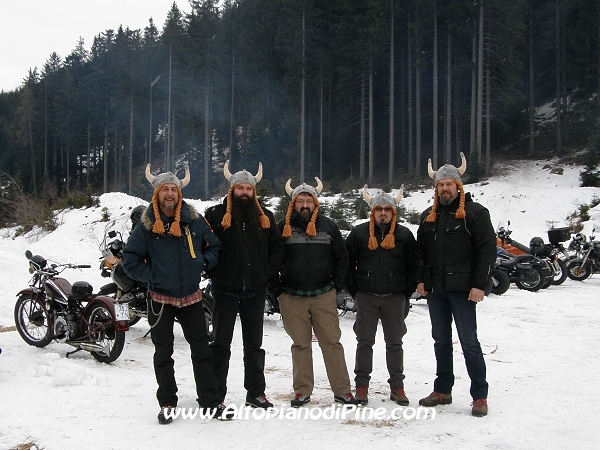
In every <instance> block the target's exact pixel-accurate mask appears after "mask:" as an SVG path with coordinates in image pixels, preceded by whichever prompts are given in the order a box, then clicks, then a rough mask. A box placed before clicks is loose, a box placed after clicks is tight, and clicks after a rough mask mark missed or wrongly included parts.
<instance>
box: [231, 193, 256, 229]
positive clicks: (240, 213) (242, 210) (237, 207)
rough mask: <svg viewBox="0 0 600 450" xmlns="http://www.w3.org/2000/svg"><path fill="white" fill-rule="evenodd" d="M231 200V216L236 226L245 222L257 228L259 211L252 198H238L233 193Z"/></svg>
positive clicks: (239, 226)
mask: <svg viewBox="0 0 600 450" xmlns="http://www.w3.org/2000/svg"><path fill="white" fill-rule="evenodd" d="M231 200H232V202H231V217H232V218H233V223H234V224H235V225H236V227H238V228H241V227H242V224H244V223H245V224H247V225H249V226H251V227H255V228H259V223H260V222H259V220H258V218H259V212H258V208H257V206H256V202H255V201H254V198H253V197H250V198H240V197H236V196H235V195H234V196H233V197H232V199H231Z"/></svg>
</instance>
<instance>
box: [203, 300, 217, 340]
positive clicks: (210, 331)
mask: <svg viewBox="0 0 600 450" xmlns="http://www.w3.org/2000/svg"><path fill="white" fill-rule="evenodd" d="M214 306H215V300H214V299H213V298H212V296H211V295H210V294H208V293H206V292H203V293H202V308H203V309H204V320H205V321H206V334H207V335H208V342H212V341H214V340H215V329H214V327H213V312H214Z"/></svg>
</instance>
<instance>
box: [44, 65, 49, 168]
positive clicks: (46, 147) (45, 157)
mask: <svg viewBox="0 0 600 450" xmlns="http://www.w3.org/2000/svg"><path fill="white" fill-rule="evenodd" d="M45 84H46V100H45V111H44V176H46V175H48V76H46V83H45Z"/></svg>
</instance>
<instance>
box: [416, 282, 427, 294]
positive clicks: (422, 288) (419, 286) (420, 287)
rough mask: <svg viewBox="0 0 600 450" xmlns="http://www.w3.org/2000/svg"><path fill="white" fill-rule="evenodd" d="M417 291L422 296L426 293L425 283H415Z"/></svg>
mask: <svg viewBox="0 0 600 450" xmlns="http://www.w3.org/2000/svg"><path fill="white" fill-rule="evenodd" d="M417 293H418V294H419V295H421V296H423V297H425V296H426V295H427V291H426V290H425V283H419V284H417Z"/></svg>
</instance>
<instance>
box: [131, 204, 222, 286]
mask: <svg viewBox="0 0 600 450" xmlns="http://www.w3.org/2000/svg"><path fill="white" fill-rule="evenodd" d="M160 214H161V219H162V221H163V223H164V224H165V230H168V227H169V226H170V224H171V223H172V222H173V219H172V218H167V217H166V216H165V215H163V214H162V212H161V213H160ZM140 224H142V225H143V226H136V227H135V228H134V229H133V232H132V233H131V236H130V237H129V239H128V240H127V244H126V245H125V248H124V249H123V261H122V264H123V268H124V269H125V273H127V275H128V276H129V277H131V278H133V279H134V280H138V281H142V282H145V283H147V284H148V289H149V290H151V291H154V292H157V293H159V294H163V295H168V296H170V297H178V298H181V297H185V296H188V295H191V294H193V293H194V292H196V291H198V289H199V284H200V280H201V277H202V271H203V270H205V269H210V268H212V267H214V266H215V265H216V264H217V262H218V259H219V252H220V251H221V242H220V241H219V239H218V238H217V237H216V236H215V235H214V234H213V232H212V231H211V230H210V227H209V226H208V224H207V223H206V221H205V220H204V218H203V217H202V216H201V215H200V214H199V213H198V211H196V209H195V208H194V207H193V206H191V205H188V204H187V203H186V202H183V204H182V206H181V216H180V226H181V237H175V236H173V235H171V234H169V233H168V231H166V232H165V234H164V235H159V234H156V233H153V232H152V227H153V225H154V211H153V209H152V205H150V206H149V207H148V208H147V209H146V211H145V212H144V213H143V214H142V218H141V221H140ZM188 233H191V237H192V242H193V246H194V253H195V255H196V258H193V257H192V253H191V252H190V248H189V240H188Z"/></svg>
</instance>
